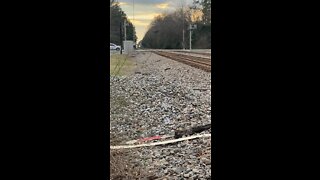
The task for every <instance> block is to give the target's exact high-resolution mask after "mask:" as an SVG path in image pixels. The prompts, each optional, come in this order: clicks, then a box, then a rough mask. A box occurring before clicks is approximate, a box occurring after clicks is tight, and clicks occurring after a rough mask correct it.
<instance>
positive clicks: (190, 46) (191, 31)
mask: <svg viewBox="0 0 320 180" xmlns="http://www.w3.org/2000/svg"><path fill="white" fill-rule="evenodd" d="M191 37H192V25H191V24H190V38H189V47H190V51H191Z"/></svg>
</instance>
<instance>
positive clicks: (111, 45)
mask: <svg viewBox="0 0 320 180" xmlns="http://www.w3.org/2000/svg"><path fill="white" fill-rule="evenodd" d="M110 50H117V51H120V50H121V46H117V45H115V44H113V43H110Z"/></svg>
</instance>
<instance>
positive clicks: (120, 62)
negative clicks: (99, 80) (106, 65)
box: [110, 54, 134, 76]
mask: <svg viewBox="0 0 320 180" xmlns="http://www.w3.org/2000/svg"><path fill="white" fill-rule="evenodd" d="M133 68H134V63H133V62H132V59H131V58H130V56H128V55H124V54H113V55H111V57H110V75H111V76H126V75H129V74H130V73H132V72H133Z"/></svg>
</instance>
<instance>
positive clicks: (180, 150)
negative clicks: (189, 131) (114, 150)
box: [110, 52, 211, 179]
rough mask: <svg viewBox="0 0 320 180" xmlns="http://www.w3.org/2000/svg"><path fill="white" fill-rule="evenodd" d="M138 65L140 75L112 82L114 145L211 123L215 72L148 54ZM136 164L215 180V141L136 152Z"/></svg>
mask: <svg viewBox="0 0 320 180" xmlns="http://www.w3.org/2000/svg"><path fill="white" fill-rule="evenodd" d="M133 61H135V63H136V64H137V66H138V68H137V69H135V73H133V74H132V75H130V76H128V77H125V78H114V79H112V80H111V83H110V87H111V91H110V93H111V94H110V95H111V97H110V98H111V99H110V112H111V115H110V137H111V140H110V141H111V145H120V144H124V142H126V141H128V140H134V139H138V138H142V137H150V136H154V135H164V134H172V133H174V131H175V130H177V129H181V128H182V129H184V128H190V127H192V126H198V125H205V124H208V123H211V74H210V73H207V72H204V71H201V70H198V69H195V68H192V67H190V66H188V65H184V64H181V63H178V62H176V61H172V60H168V59H166V58H163V57H161V56H158V55H155V54H151V53H148V52H143V53H142V52H140V53H138V54H137V55H136V57H135V58H134V60H133ZM210 132H211V131H210V130H209V131H205V132H202V133H210ZM123 151H127V150H123ZM130 162H131V163H132V164H133V165H134V166H136V167H140V168H141V169H144V170H146V171H148V172H150V173H151V174H154V175H155V176H156V177H159V178H162V179H164V178H167V179H210V178H211V139H210V138H201V139H195V140H190V141H183V142H179V143H176V144H170V145H163V146H154V147H145V148H137V149H131V150H130Z"/></svg>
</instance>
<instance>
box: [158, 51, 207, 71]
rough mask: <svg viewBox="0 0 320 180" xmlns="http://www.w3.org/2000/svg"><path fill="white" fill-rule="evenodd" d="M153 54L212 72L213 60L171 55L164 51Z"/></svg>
mask: <svg viewBox="0 0 320 180" xmlns="http://www.w3.org/2000/svg"><path fill="white" fill-rule="evenodd" d="M153 52H154V53H155V54H158V55H160V56H163V57H166V58H169V59H172V60H175V61H178V62H181V63H184V64H187V65H190V66H192V67H195V68H198V69H202V70H204V71H207V72H210V71H211V59H209V58H203V57H195V56H189V55H184V54H177V53H169V52H164V51H153Z"/></svg>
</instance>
